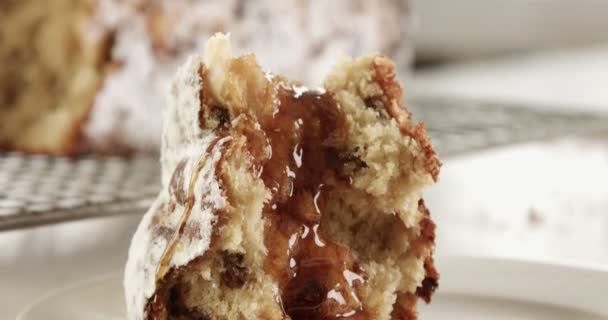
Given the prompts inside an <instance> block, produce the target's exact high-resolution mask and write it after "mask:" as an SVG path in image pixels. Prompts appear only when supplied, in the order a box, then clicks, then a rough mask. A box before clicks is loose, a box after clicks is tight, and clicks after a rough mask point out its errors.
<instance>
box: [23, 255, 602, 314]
mask: <svg viewBox="0 0 608 320" xmlns="http://www.w3.org/2000/svg"><path fill="white" fill-rule="evenodd" d="M437 264H438V268H439V270H440V271H441V273H442V275H441V282H440V290H439V292H438V293H437V295H435V296H434V298H433V299H434V301H433V303H432V304H431V305H430V306H421V310H420V313H421V316H420V319H423V320H441V319H449V320H460V319H462V320H465V319H466V320H487V319H493V320H502V319H510V320H513V319H517V320H526V319H551V320H561V319H564V320H566V319H568V320H573V319H577V320H596V319H608V294H607V292H608V270H602V269H601V268H599V267H595V268H590V267H585V268H583V267H574V266H566V265H557V264H547V263H533V262H525V261H517V260H501V259H489V258H473V257H442V258H440V259H438V261H437ZM121 283H122V281H121V276H120V275H109V276H104V277H100V278H96V279H92V280H90V281H87V282H84V283H80V284H78V285H75V286H71V287H68V288H63V289H60V290H57V291H54V292H52V293H50V294H48V295H46V296H44V297H42V298H41V299H39V300H37V301H35V302H34V303H32V304H31V305H30V306H29V307H28V308H26V309H25V310H24V311H23V312H22V313H21V315H19V316H18V317H17V320H82V319H87V320H98V319H99V320H101V319H104V320H108V319H110V320H115V319H124V302H123V290H122V285H121Z"/></svg>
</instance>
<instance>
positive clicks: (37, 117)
mask: <svg viewBox="0 0 608 320" xmlns="http://www.w3.org/2000/svg"><path fill="white" fill-rule="evenodd" d="M407 3H408V1H406V0H394V1H393V0H390V1H389V0H373V1H351V0H339V1H325V0H312V1H299V0H286V1H270V0H264V1H245V0H226V1H224V0H204V1H203V0H201V1H195V0H123V1H118V0H48V1H39V0H3V1H2V2H1V3H0V63H1V64H2V68H0V147H3V148H8V149H19V150H24V151H29V152H48V153H55V154H74V153H79V152H85V151H97V152H121V151H125V150H149V151H155V150H158V147H159V141H160V128H161V123H162V109H163V105H164V102H165V96H166V94H167V93H168V90H169V83H168V79H170V77H171V75H172V74H174V72H175V69H176V67H177V66H178V65H179V64H180V63H182V62H183V61H184V59H185V58H186V57H187V55H188V54H190V53H192V52H197V51H200V50H201V48H202V46H203V44H204V43H205V41H206V40H207V39H208V38H209V36H210V35H212V34H213V33H215V32H218V31H229V32H231V33H232V37H233V40H232V41H233V44H234V46H235V47H236V48H238V49H239V50H240V51H243V52H256V54H257V55H258V59H259V60H260V61H261V62H262V63H263V65H265V66H267V67H269V68H272V70H275V71H276V72H280V73H283V74H286V75H289V76H293V77H297V78H299V79H301V80H303V81H304V82H305V83H318V82H319V81H320V79H321V76H322V74H324V73H325V72H326V71H327V70H328V69H329V66H330V64H331V60H332V59H333V57H335V56H336V55H338V54H339V53H346V54H350V55H357V54H360V53H362V52H368V51H382V52H385V53H387V54H389V55H390V56H391V57H393V58H394V59H396V61H397V65H399V66H407V65H408V62H409V59H410V47H409V41H407V39H408V38H409V37H408V35H407V30H409V27H408V21H409V19H408V12H409V10H408V6H407Z"/></svg>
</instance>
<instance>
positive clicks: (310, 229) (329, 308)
mask: <svg viewBox="0 0 608 320" xmlns="http://www.w3.org/2000/svg"><path fill="white" fill-rule="evenodd" d="M278 98H279V106H278V109H277V110H275V111H274V112H273V113H272V115H268V116H266V117H258V119H260V123H261V127H262V130H263V134H259V133H258V134H255V133H253V134H252V133H251V132H244V131H242V133H243V134H244V135H245V136H247V137H248V139H249V141H248V145H249V146H250V147H251V148H252V150H251V152H252V154H254V155H255V154H256V153H255V151H256V150H262V149H269V150H270V151H271V152H266V153H265V155H266V156H265V157H264V156H259V157H257V160H258V162H259V166H260V167H261V175H260V176H261V178H262V179H263V181H264V183H265V184H266V186H267V187H268V188H269V189H270V190H272V199H271V201H270V202H269V203H267V205H266V206H265V208H264V216H265V217H266V218H267V219H269V221H270V222H271V223H270V225H269V226H268V227H267V228H266V232H265V245H266V247H267V248H268V257H267V260H266V264H265V269H266V270H267V272H269V273H270V274H272V275H273V276H274V277H275V279H277V280H278V282H279V289H280V293H281V296H280V298H279V299H278V300H279V301H281V303H282V307H283V310H284V311H285V313H286V314H287V315H288V316H289V317H290V318H291V319H293V320H298V319H341V318H349V319H369V318H370V317H369V315H368V313H367V312H366V310H365V308H364V305H363V304H362V302H361V301H360V299H359V294H358V287H359V286H360V285H362V284H363V283H364V282H365V280H364V277H363V276H362V275H361V274H362V273H363V270H361V269H360V268H359V266H358V264H357V262H356V260H355V258H354V257H353V255H352V253H351V252H350V250H349V249H348V248H347V247H345V246H342V245H340V244H337V243H335V242H333V241H331V240H329V239H328V238H327V236H326V235H325V233H324V232H323V224H322V223H321V217H322V214H323V210H324V208H325V202H326V201H327V199H326V198H327V195H328V193H329V191H330V190H331V188H332V187H333V186H335V185H336V184H339V183H344V184H348V183H349V182H348V181H349V179H348V177H345V176H344V174H343V173H342V172H341V168H342V167H344V163H345V161H346V160H344V159H343V157H341V156H340V154H341V150H340V148H341V146H343V145H345V137H346V130H347V126H346V120H345V119H344V115H343V113H342V111H341V110H340V107H339V106H338V104H337V103H336V101H335V100H334V98H333V96H331V95H330V94H328V93H319V92H314V91H304V92H300V91H298V92H296V91H294V90H292V89H289V88H282V87H279V91H278ZM268 146H269V147H270V148H268ZM257 153H258V154H259V151H258V152H257ZM345 178H346V179H345Z"/></svg>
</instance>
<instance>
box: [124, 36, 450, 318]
mask: <svg viewBox="0 0 608 320" xmlns="http://www.w3.org/2000/svg"><path fill="white" fill-rule="evenodd" d="M401 99H402V89H401V87H400V85H399V83H398V82H397V80H396V79H395V65H394V64H393V63H392V62H391V61H390V60H389V59H388V58H387V57H385V56H383V55H380V54H370V55H365V56H362V57H360V58H357V59H352V58H346V57H345V58H343V59H341V60H339V62H338V63H337V64H336V65H335V66H334V67H333V70H332V71H331V72H330V73H329V75H328V76H327V77H326V78H325V82H324V88H323V89H307V88H306V87H303V86H301V85H300V84H299V83H298V82H295V81H291V80H289V79H287V78H285V77H283V76H281V75H277V74H272V73H267V72H264V71H263V70H262V69H261V68H260V66H259V65H258V63H257V62H256V58H255V56H254V55H253V54H247V55H242V56H238V57H233V56H232V53H231V47H230V43H229V39H228V36H226V35H223V34H218V35H216V36H214V37H213V38H212V39H211V40H210V41H209V42H208V43H207V46H206V48H205V50H204V56H197V55H195V56H192V57H190V58H189V59H188V60H187V61H186V62H185V64H184V65H183V66H181V67H180V68H179V70H178V71H177V75H176V76H175V78H174V80H173V83H172V87H171V92H170V95H169V98H168V106H167V109H166V114H165V122H164V126H163V133H162V151H161V164H162V190H161V192H160V194H159V195H158V198H157V199H156V200H155V202H154V204H153V205H152V206H151V208H150V209H149V211H148V212H147V213H146V214H145V216H144V217H143V219H142V221H141V223H140V225H139V227H138V229H137V231H136V233H135V235H134V237H133V240H132V243H131V247H130V250H129V257H128V261H127V264H126V269H125V276H124V286H125V292H126V302H127V315H128V319H131V320H135V319H137V320H141V319H148V320H149V319H155V320H159V319H162V320H165V319H171V320H177V319H269V320H272V319H293V320H296V319H335V318H346V319H416V317H417V313H416V303H417V300H418V299H422V300H424V301H426V302H429V301H430V299H431V295H432V294H433V291H434V290H435V288H437V285H438V284H437V281H438V273H437V271H436V270H435V267H434V264H433V257H432V253H433V249H434V231H435V230H434V229H435V225H434V223H433V222H432V220H431V218H430V215H429V211H428V210H427V208H426V207H425V204H424V201H423V200H422V198H421V192H422V189H423V188H424V187H425V186H427V185H430V184H433V183H434V182H435V181H436V180H437V176H438V173H439V167H440V162H439V160H438V158H437V156H436V154H435V152H434V151H433V148H432V146H431V144H430V141H429V138H428V136H427V135H426V133H425V129H424V126H423V125H422V124H417V125H415V124H414V123H413V122H412V120H411V115H410V114H409V113H408V112H407V111H406V109H403V108H402V106H401Z"/></svg>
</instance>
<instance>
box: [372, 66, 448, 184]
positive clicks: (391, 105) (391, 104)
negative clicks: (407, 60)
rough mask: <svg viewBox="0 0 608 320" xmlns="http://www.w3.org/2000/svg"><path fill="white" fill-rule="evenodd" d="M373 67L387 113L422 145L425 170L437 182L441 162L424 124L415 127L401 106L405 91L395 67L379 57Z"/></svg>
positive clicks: (402, 129) (403, 131)
mask: <svg viewBox="0 0 608 320" xmlns="http://www.w3.org/2000/svg"><path fill="white" fill-rule="evenodd" d="M372 66H373V68H374V71H375V78H374V80H375V81H376V83H378V84H379V85H380V87H381V88H382V92H383V93H384V95H383V99H384V100H383V103H384V107H385V109H386V111H387V112H388V114H389V115H391V117H393V118H394V119H395V120H396V121H397V124H398V125H399V129H401V132H402V133H403V134H405V135H408V136H410V137H412V138H413V139H414V140H416V141H417V142H418V143H419V144H420V146H421V147H422V151H423V154H424V161H425V168H426V170H427V171H428V172H429V173H430V174H431V176H432V177H433V180H435V181H437V178H438V176H439V169H440V167H441V161H439V158H438V157H437V154H436V153H435V150H434V149H433V146H432V145H431V139H430V138H429V136H428V134H427V132H426V129H425V127H424V123H418V124H416V125H414V124H413V123H412V121H411V113H410V112H409V111H408V110H407V109H406V108H405V107H402V106H401V103H402V100H403V91H402V89H401V86H400V85H399V82H398V81H397V79H396V74H395V65H394V64H393V62H392V61H391V60H390V59H388V58H386V57H384V56H382V55H378V56H377V57H375V58H374V60H373V62H372Z"/></svg>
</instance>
